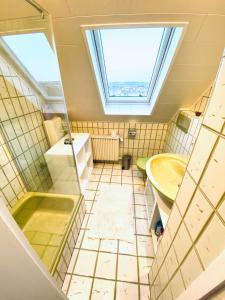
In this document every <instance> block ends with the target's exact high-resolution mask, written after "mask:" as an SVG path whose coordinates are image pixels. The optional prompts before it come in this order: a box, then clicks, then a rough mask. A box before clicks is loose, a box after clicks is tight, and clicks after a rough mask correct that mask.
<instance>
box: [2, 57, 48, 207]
mask: <svg viewBox="0 0 225 300" xmlns="http://www.w3.org/2000/svg"><path fill="white" fill-rule="evenodd" d="M0 65H1V66H2V65H4V66H5V67H4V69H5V70H6V69H7V70H8V71H9V72H8V73H7V72H6V73H7V76H4V77H3V76H0V109H1V110H0V124H1V130H0V140H1V141H2V144H3V145H0V167H1V168H2V169H0V172H1V174H2V176H1V180H0V188H1V189H2V196H3V197H4V199H3V200H4V201H5V202H6V203H7V205H8V206H13V205H14V204H15V203H16V201H17V200H18V199H19V198H20V197H21V196H22V195H23V193H24V192H26V188H27V189H28V190H31V191H35V190H40V191H47V190H48V188H49V187H50V185H51V178H50V174H49V172H48V169H47V165H46V163H45V161H44V157H43V154H44V153H45V152H46V151H47V149H49V145H48V141H47V137H46V135H45V131H44V129H43V120H44V119H43V114H42V112H41V111H40V104H39V101H42V100H41V99H39V98H38V96H36V95H35V93H34V92H33V91H32V90H31V89H30V88H29V87H28V86H27V83H26V82H25V81H24V80H22V79H21V78H20V77H19V76H18V75H17V74H16V73H15V72H14V71H13V70H12V68H11V67H10V66H9V65H8V64H7V63H6V62H5V61H4V60H3V58H2V57H0ZM17 89H18V90H17ZM18 95H19V97H18ZM2 98H3V99H2ZM9 149H10V150H9ZM23 180H24V183H26V188H25V186H24V183H23Z"/></svg>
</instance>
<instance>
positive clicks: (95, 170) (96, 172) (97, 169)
mask: <svg viewBox="0 0 225 300" xmlns="http://www.w3.org/2000/svg"><path fill="white" fill-rule="evenodd" d="M92 174H93V175H100V174H102V169H100V168H96V167H95V168H93V171H92Z"/></svg>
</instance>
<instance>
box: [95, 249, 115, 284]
mask: <svg viewBox="0 0 225 300" xmlns="http://www.w3.org/2000/svg"><path fill="white" fill-rule="evenodd" d="M95 276H96V277H102V278H106V279H115V278H116V254H112V253H102V252H100V253H99V255H98V262H97V268H96V273H95Z"/></svg>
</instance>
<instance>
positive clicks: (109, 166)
mask: <svg viewBox="0 0 225 300" xmlns="http://www.w3.org/2000/svg"><path fill="white" fill-rule="evenodd" d="M112 168H113V164H104V169H112Z"/></svg>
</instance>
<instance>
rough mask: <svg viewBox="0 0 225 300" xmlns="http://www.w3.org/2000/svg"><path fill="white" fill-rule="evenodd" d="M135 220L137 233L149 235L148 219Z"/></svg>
mask: <svg viewBox="0 0 225 300" xmlns="http://www.w3.org/2000/svg"><path fill="white" fill-rule="evenodd" d="M135 221H136V233H137V234H143V235H150V232H149V229H148V221H147V220H146V219H136V220H135Z"/></svg>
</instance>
